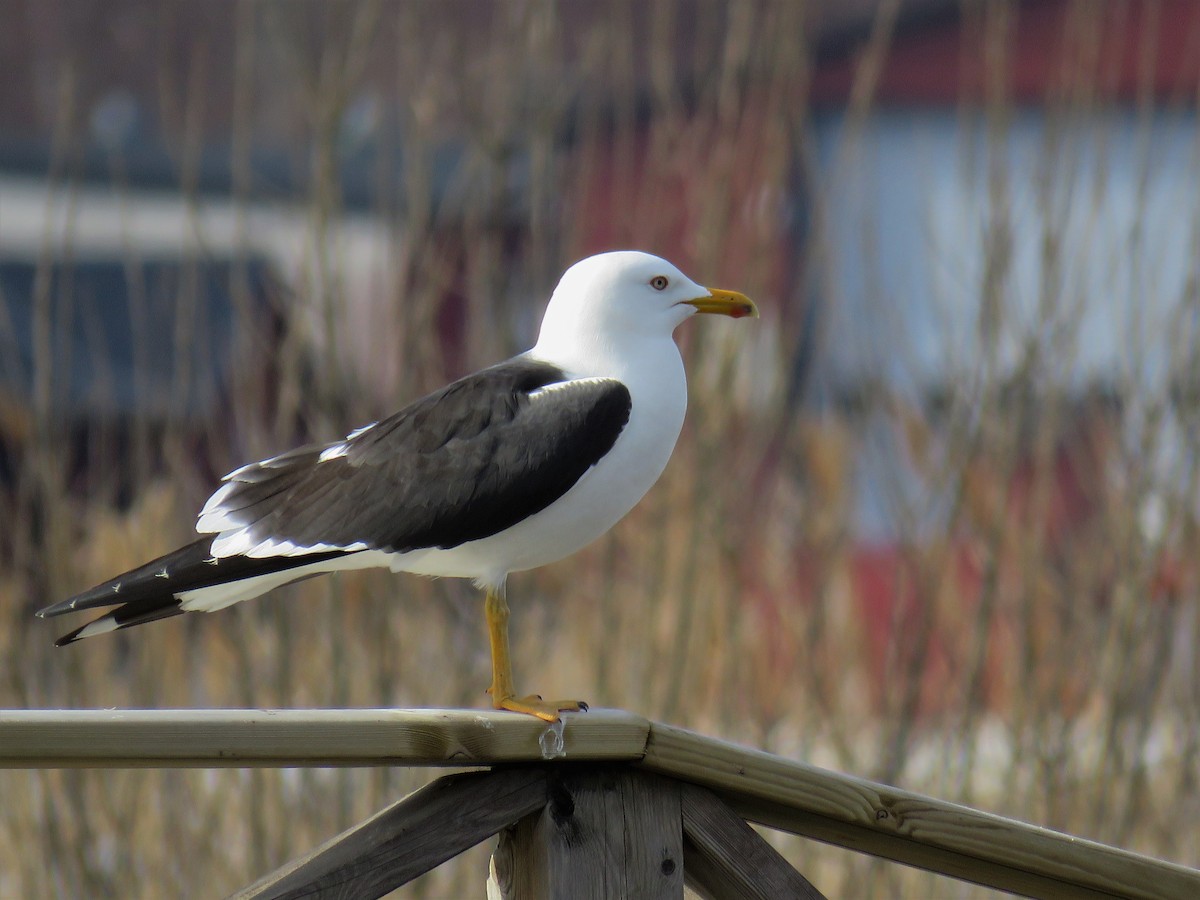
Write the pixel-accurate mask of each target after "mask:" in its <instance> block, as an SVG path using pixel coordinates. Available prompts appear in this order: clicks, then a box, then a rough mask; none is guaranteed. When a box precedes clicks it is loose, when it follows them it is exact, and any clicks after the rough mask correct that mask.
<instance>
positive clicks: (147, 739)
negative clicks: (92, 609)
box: [0, 709, 650, 768]
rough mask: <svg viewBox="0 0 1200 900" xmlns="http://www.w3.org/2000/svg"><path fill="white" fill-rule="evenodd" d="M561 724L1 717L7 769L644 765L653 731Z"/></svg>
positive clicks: (631, 719)
mask: <svg viewBox="0 0 1200 900" xmlns="http://www.w3.org/2000/svg"><path fill="white" fill-rule="evenodd" d="M561 725H562V728H561V734H556V733H555V731H554V730H553V728H552V727H551V726H548V725H547V724H546V723H545V722H542V721H539V720H536V719H534V718H532V717H530V716H524V715H519V714H517V713H510V712H503V711H497V710H491V709H481V710H478V711H473V710H452V709H278V710H256V709H187V710H184V709H181V710H169V709H155V710H102V709H82V710H0V768H32V767H37V768H59V767H158V766H172V767H179V766H204V767H220V766H235V767H245V766H380V765H413V766H418V765H419V766H460V767H469V766H486V765H493V764H498V763H509V762H539V761H553V760H633V759H638V758H640V757H641V755H642V750H643V748H644V747H645V744H646V736H647V734H648V733H649V729H650V723H649V722H647V721H646V720H645V719H643V718H642V717H640V716H635V715H632V714H630V713H625V712H620V711H618V710H605V709H593V710H589V711H588V712H586V713H571V714H567V715H564V716H563V721H562V723H561ZM559 738H561V748H560V747H559V746H558V744H557V741H558V739H559Z"/></svg>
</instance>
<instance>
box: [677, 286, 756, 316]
mask: <svg viewBox="0 0 1200 900" xmlns="http://www.w3.org/2000/svg"><path fill="white" fill-rule="evenodd" d="M683 302H684V303H686V304H687V305H688V306H694V307H696V312H702V313H717V314H718V315H722V316H730V317H731V318H734V319H741V318H743V317H744V316H752V317H753V318H755V319H757V318H758V307H757V306H755V305H754V301H753V300H751V299H750V298H749V297H747V296H746V295H745V294H739V293H738V292H737V291H719V290H716V289H712V288H710V289H709V292H708V295H707V296H705V297H697V298H696V299H695V300H684V301H683Z"/></svg>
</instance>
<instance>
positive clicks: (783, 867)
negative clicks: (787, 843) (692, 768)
mask: <svg viewBox="0 0 1200 900" xmlns="http://www.w3.org/2000/svg"><path fill="white" fill-rule="evenodd" d="M680 789H681V790H680V807H681V812H682V814H683V836H684V841H683V866H684V874H685V875H686V878H687V885H688V887H690V888H691V889H692V890H693V891H695V892H696V893H697V894H699V895H700V896H701V897H704V898H705V900H724V898H727V897H737V898H744V900H777V898H779V897H796V898H803V900H825V897H824V895H823V894H822V893H821V892H820V891H818V890H817V889H816V888H815V887H813V886H812V884H810V883H809V881H808V879H806V878H805V877H804V876H803V875H801V874H800V873H799V872H797V871H796V870H795V869H793V868H792V867H791V865H789V864H788V862H787V860H785V859H784V858H783V857H782V856H781V855H780V854H779V852H778V851H777V850H776V849H775V848H774V847H772V846H771V845H770V844H768V843H767V842H766V841H765V840H763V838H762V836H761V835H759V834H758V832H756V831H755V830H754V829H753V828H751V827H750V826H749V825H747V824H746V822H745V820H744V819H742V817H741V816H739V815H738V814H737V813H735V812H734V811H733V810H732V809H730V808H729V807H728V806H726V805H725V802H724V801H723V800H721V799H720V798H718V797H717V796H716V795H715V794H714V793H713V792H712V791H709V790H705V789H704V788H702V787H697V786H696V785H694V784H683V783H680Z"/></svg>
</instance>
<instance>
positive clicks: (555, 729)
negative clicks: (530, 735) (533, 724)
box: [538, 716, 567, 759]
mask: <svg viewBox="0 0 1200 900" xmlns="http://www.w3.org/2000/svg"><path fill="white" fill-rule="evenodd" d="M566 727H567V717H566V716H560V717H559V719H558V721H557V722H551V723H550V724H549V725H548V726H547V727H546V730H545V731H543V732H542V735H541V737H539V738H538V746H539V747H541V748H542V759H558V758H559V757H561V756H566V755H567V751H566V750H565V749H564V742H563V732H564V731H565V730H566Z"/></svg>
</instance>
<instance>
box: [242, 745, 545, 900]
mask: <svg viewBox="0 0 1200 900" xmlns="http://www.w3.org/2000/svg"><path fill="white" fill-rule="evenodd" d="M545 797H546V774H545V771H544V770H542V769H540V768H535V767H523V768H520V769H509V770H506V771H500V772H464V773H461V774H458V775H446V776H443V777H442V778H439V779H438V780H437V781H434V782H432V783H431V784H428V785H426V786H425V787H424V788H422V789H421V790H419V791H417V792H415V793H413V794H410V795H409V796H408V797H406V798H404V799H403V800H401V801H400V802H399V803H396V804H394V805H392V806H390V807H388V808H387V809H385V810H383V811H382V812H380V813H378V814H377V815H375V816H373V817H372V818H370V819H368V820H367V821H365V822H363V823H361V824H359V825H356V826H354V827H353V828H351V829H349V830H348V831H345V832H343V833H342V834H340V835H338V836H337V837H335V838H333V839H332V840H330V841H328V842H327V843H325V844H323V845H322V846H320V847H318V848H317V849H316V850H313V851H312V852H311V853H309V854H307V855H305V856H303V857H300V858H299V859H297V860H294V861H292V862H290V863H288V864H287V865H285V866H283V867H281V868H280V869H278V870H277V871H275V872H273V873H271V874H270V875H267V876H266V877H264V878H262V879H260V880H259V881H257V882H256V883H255V884H253V885H251V886H250V887H248V888H246V889H245V890H244V891H242V892H240V893H238V894H236V895H235V897H236V898H237V900H268V898H270V900H292V898H300V897H312V898H320V900H339V898H345V900H359V898H369V897H382V896H383V895H384V894H386V893H388V892H389V891H392V890H395V889H396V888H398V887H400V886H401V885H402V884H406V883H407V882H409V881H411V880H412V879H414V878H416V877H417V876H419V875H423V874H424V873H426V872H428V871H429V870H430V869H432V868H434V867H435V866H438V865H441V864H442V863H443V862H445V861H446V860H448V859H450V858H451V857H454V856H457V855H458V854H459V853H462V852H463V851H464V850H466V849H468V848H470V847H473V846H475V845H476V844H478V843H479V842H480V841H483V840H486V839H487V838H489V837H491V836H492V835H493V834H495V833H496V832H497V831H499V830H500V829H501V828H504V827H506V826H508V825H510V824H512V823H513V822H515V821H517V820H518V819H520V818H521V817H523V816H527V815H529V814H530V813H531V812H533V811H534V810H537V809H540V808H542V806H543V805H544V804H545Z"/></svg>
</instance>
